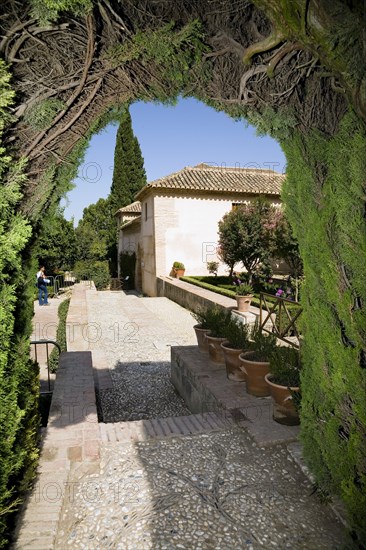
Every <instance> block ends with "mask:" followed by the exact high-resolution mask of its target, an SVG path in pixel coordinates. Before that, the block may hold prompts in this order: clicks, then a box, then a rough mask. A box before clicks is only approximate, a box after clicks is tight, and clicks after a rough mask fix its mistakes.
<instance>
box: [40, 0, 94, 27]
mask: <svg viewBox="0 0 366 550" xmlns="http://www.w3.org/2000/svg"><path fill="white" fill-rule="evenodd" d="M31 3H32V15H33V17H35V18H36V19H38V20H39V21H40V22H41V23H42V24H44V25H47V24H48V23H49V22H50V21H56V20H57V18H58V17H59V14H60V13H61V12H63V11H70V12H71V13H73V14H74V15H82V14H84V13H87V12H88V11H89V10H90V9H91V8H92V6H93V2H92V0H31Z"/></svg>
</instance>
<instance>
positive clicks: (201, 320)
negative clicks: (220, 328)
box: [191, 308, 208, 328]
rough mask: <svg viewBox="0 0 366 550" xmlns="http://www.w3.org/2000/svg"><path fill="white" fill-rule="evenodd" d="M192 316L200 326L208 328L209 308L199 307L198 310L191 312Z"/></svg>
mask: <svg viewBox="0 0 366 550" xmlns="http://www.w3.org/2000/svg"><path fill="white" fill-rule="evenodd" d="M191 315H192V317H193V318H194V319H195V320H196V321H197V324H198V325H199V326H200V328H208V326H207V308H199V309H197V311H192V312H191Z"/></svg>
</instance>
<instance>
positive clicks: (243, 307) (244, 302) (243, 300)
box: [235, 294, 253, 313]
mask: <svg viewBox="0 0 366 550" xmlns="http://www.w3.org/2000/svg"><path fill="white" fill-rule="evenodd" d="M235 298H236V302H237V304H238V311H240V312H242V313H245V312H248V311H249V308H250V302H251V301H252V298H253V296H252V294H248V296H238V295H236V296H235Z"/></svg>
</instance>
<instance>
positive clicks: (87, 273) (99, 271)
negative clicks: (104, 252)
mask: <svg viewBox="0 0 366 550" xmlns="http://www.w3.org/2000/svg"><path fill="white" fill-rule="evenodd" d="M73 271H74V273H75V276H76V278H77V279H78V280H80V281H94V284H95V287H96V289H97V290H102V289H104V288H107V286H108V285H109V284H110V280H111V277H110V274H109V267H108V262H107V260H104V261H98V260H79V261H78V262H76V264H75V266H74V269H73Z"/></svg>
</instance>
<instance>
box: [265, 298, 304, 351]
mask: <svg viewBox="0 0 366 550" xmlns="http://www.w3.org/2000/svg"><path fill="white" fill-rule="evenodd" d="M268 298H271V299H273V298H275V300H276V301H275V302H274V303H273V302H272V301H269V300H268ZM289 304H291V305H292V306H298V308H297V309H296V312H295V314H293V312H291V310H289ZM302 311H303V310H302V307H301V306H300V304H299V303H298V302H294V301H293V300H289V299H288V298H280V297H277V296H275V297H274V296H273V295H272V294H266V293H264V292H261V294H260V317H259V323H260V329H261V330H263V331H265V332H270V333H274V334H276V336H277V338H279V339H280V340H283V341H284V342H287V343H288V344H290V345H291V346H293V347H295V348H299V347H300V333H299V330H298V327H297V326H296V321H297V320H298V318H299V316H300V315H301V313H302ZM291 334H292V335H293V336H291V339H290V336H289V335H291ZM294 337H295V338H294Z"/></svg>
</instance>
